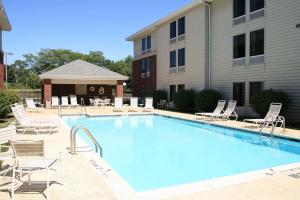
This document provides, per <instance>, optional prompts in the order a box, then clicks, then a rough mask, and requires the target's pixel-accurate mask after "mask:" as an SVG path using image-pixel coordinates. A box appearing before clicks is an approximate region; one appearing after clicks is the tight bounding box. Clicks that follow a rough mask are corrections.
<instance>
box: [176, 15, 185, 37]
mask: <svg viewBox="0 0 300 200" xmlns="http://www.w3.org/2000/svg"><path fill="white" fill-rule="evenodd" d="M183 34H185V17H181V18H180V19H178V35H183Z"/></svg>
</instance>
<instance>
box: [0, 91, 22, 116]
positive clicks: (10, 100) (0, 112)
mask: <svg viewBox="0 0 300 200" xmlns="http://www.w3.org/2000/svg"><path fill="white" fill-rule="evenodd" d="M19 101H20V98H19V96H18V95H17V94H16V93H14V92H11V91H6V90H3V91H1V92H0V118H4V117H6V116H7V115H8V114H9V113H10V112H11V110H10V106H11V105H12V104H14V103H17V102H19Z"/></svg>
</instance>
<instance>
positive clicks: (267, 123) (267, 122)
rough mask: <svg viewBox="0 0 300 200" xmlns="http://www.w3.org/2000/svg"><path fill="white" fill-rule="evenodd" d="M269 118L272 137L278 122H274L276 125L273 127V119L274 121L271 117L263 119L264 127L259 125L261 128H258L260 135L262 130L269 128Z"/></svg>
mask: <svg viewBox="0 0 300 200" xmlns="http://www.w3.org/2000/svg"><path fill="white" fill-rule="evenodd" d="M269 118H271V125H272V127H271V132H270V134H271V136H272V137H273V134H274V130H275V128H276V126H277V123H278V122H276V125H274V122H275V119H274V117H273V116H272V115H270V116H267V118H266V119H265V122H264V124H263V125H265V126H263V125H261V127H260V134H262V130H263V128H267V127H268V126H269V124H270V121H268V119H269Z"/></svg>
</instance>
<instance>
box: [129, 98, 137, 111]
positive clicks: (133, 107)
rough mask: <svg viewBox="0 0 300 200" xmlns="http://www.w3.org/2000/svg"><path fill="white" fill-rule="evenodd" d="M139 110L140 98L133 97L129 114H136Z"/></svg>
mask: <svg viewBox="0 0 300 200" xmlns="http://www.w3.org/2000/svg"><path fill="white" fill-rule="evenodd" d="M138 108H139V106H138V98H137V97H131V98H130V106H129V109H128V112H136V111H137V110H138Z"/></svg>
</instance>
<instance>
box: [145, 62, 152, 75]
mask: <svg viewBox="0 0 300 200" xmlns="http://www.w3.org/2000/svg"><path fill="white" fill-rule="evenodd" d="M151 64H152V63H151V59H150V58H148V59H147V63H146V76H147V77H150V74H151Z"/></svg>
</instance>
